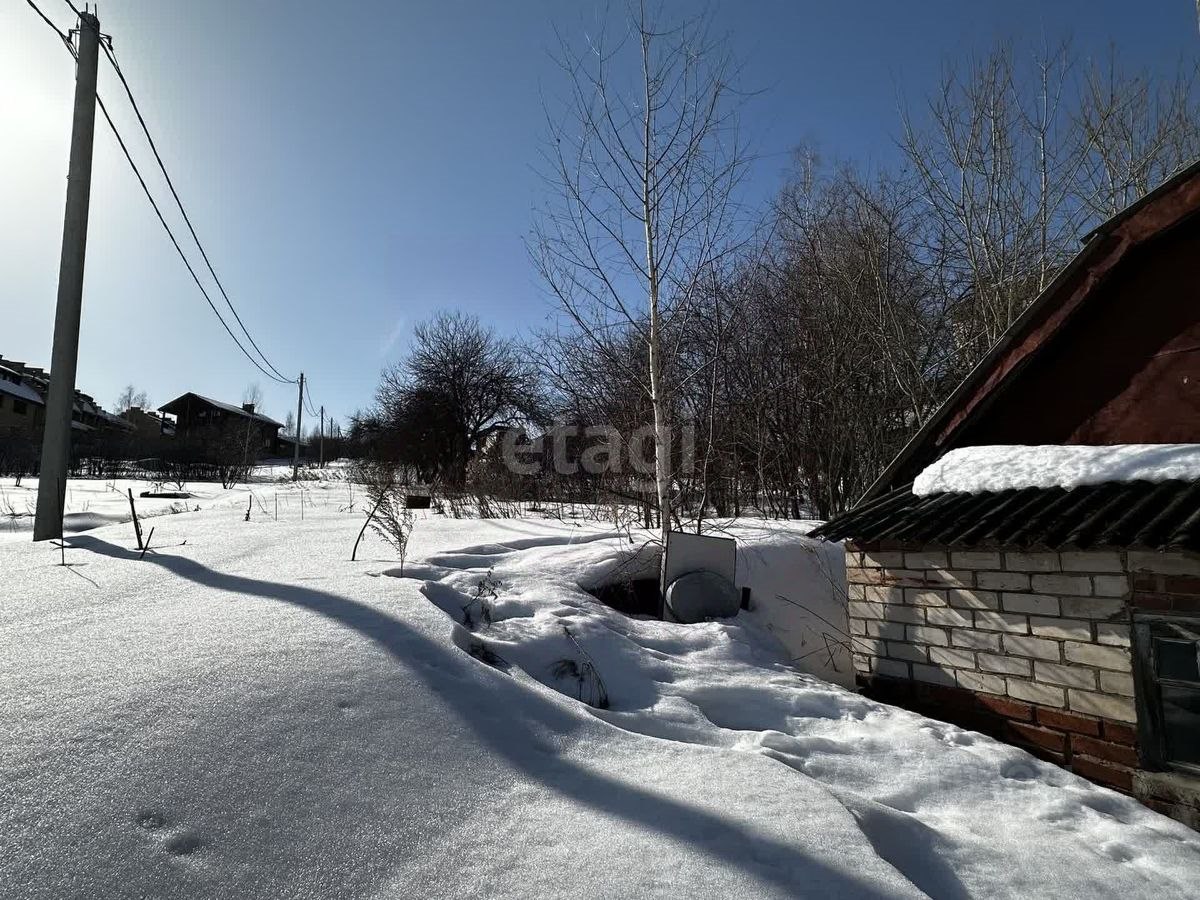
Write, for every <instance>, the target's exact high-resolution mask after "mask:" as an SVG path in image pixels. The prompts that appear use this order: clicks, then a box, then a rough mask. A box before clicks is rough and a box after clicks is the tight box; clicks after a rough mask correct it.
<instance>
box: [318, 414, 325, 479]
mask: <svg viewBox="0 0 1200 900" xmlns="http://www.w3.org/2000/svg"><path fill="white" fill-rule="evenodd" d="M318 459H320V460H321V468H322V469H323V468H325V407H324V406H322V407H321V451H320V455H319V456H318Z"/></svg>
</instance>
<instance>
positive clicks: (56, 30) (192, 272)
mask: <svg viewBox="0 0 1200 900" xmlns="http://www.w3.org/2000/svg"><path fill="white" fill-rule="evenodd" d="M25 2H26V3H27V4H28V5H29V7H30V8H31V9H32V10H33V11H34V12H35V13H37V15H38V16H39V17H40V18H41V20H42V21H43V22H45V23H46V25H47V26H48V27H49V28H50V29H51V30H52V31H54V33H55V34H57V35H58V37H59V39H60V40H61V41H62V42H63V45H64V46H65V47H66V48H67V52H69V53H70V54H71V56H72V57H73V58H75V59H76V60H78V54H77V52H76V50H75V47H74V46H73V45H72V43H71V39H70V37H69V36H68V35H67V34H66V33H65V32H63V31H62V30H61V29H60V28H59V27H58V26H57V25H55V24H54V22H52V21H51V20H50V18H49V17H48V16H47V15H46V14H45V13H44V12H42V10H41V9H39V8H38V6H37V4H36V3H35V2H34V0H25ZM68 5H71V4H70V3H69V2H68ZM72 8H74V7H73V6H72ZM101 45H102V46H103V42H101ZM106 52H107V50H106ZM113 65H114V67H116V63H115V60H114V61H113ZM122 81H124V79H123V78H122ZM126 90H128V86H126ZM131 100H132V95H131ZM96 105H97V106H99V107H100V111H101V112H102V113H103V114H104V119H105V121H107V122H108V126H109V128H110V129H112V133H113V136H114V137H116V139H117V144H118V145H119V146H120V148H121V152H122V153H123V154H124V156H125V160H126V162H128V163H129V167H130V168H131V169H132V170H133V174H134V175H135V176H136V177H137V180H138V183H139V184H140V185H141V187H142V191H143V193H145V195H146V199H147V200H148V201H149V202H150V206H151V208H153V210H154V213H155V215H156V216H157V217H158V221H159V223H160V224H161V225H162V227H163V230H165V231H166V233H167V237H169V238H170V239H171V243H172V245H173V246H174V247H175V251H176V253H178V254H179V258H180V259H181V260H182V261H183V264H184V266H185V267H186V268H187V270H188V274H190V275H191V276H192V281H194V282H195V284H196V287H197V288H199V289H200V293H201V295H203V297H204V300H205V302H207V303H208V306H209V308H210V309H211V310H212V311H213V314H214V315H215V316H216V317H217V321H218V322H220V323H221V326H222V327H223V328H224V329H225V332H226V333H227V334H228V335H229V337H230V338H231V339H232V340H233V342H234V343H235V344H236V345H237V348H238V349H239V350H241V351H242V354H243V355H244V356H245V357H246V359H248V360H249V361H250V362H251V364H252V365H253V366H254V367H255V368H256V369H258V370H259V371H260V372H262V374H263V375H265V376H266V377H267V378H270V379H271V380H272V381H276V382H279V383H281V384H295V383H296V382H295V379H287V378H285V377H280V376H279V375H277V374H273V373H272V372H269V371H267V369H265V368H263V366H262V365H261V364H260V363H259V362H258V360H256V359H255V358H254V357H253V356H252V355H251V354H250V352H249V351H248V350H247V349H246V348H245V347H244V346H243V345H242V342H241V341H240V340H238V337H237V335H236V334H234V333H233V329H231V328H230V327H229V323H227V322H226V321H225V319H224V317H223V316H222V315H221V311H220V310H219V309H217V306H216V304H215V303H213V301H212V298H211V297H210V296H209V294H208V291H207V290H205V288H204V285H203V283H202V282H201V281H200V278H199V276H198V275H197V274H196V271H195V269H194V268H193V267H192V264H191V262H190V261H189V260H188V258H187V255H186V254H185V253H184V252H183V248H182V247H181V246H180V245H179V241H178V240H177V239H176V237H175V233H174V232H173V231H172V230H171V227H170V226H169V225H168V224H167V220H166V218H165V217H164V216H163V214H162V211H161V210H160V209H159V206H158V203H157V202H156V201H155V199H154V195H153V194H151V193H150V188H149V186H148V185H147V184H146V180H145V178H143V177H142V173H141V170H140V169H139V168H138V166H137V163H135V162H134V161H133V156H132V154H130V152H129V148H128V147H127V146H126V144H125V140H124V138H122V137H121V132H120V131H119V130H118V129H117V125H116V123H115V122H114V121H113V118H112V116H111V115H109V112H108V107H107V106H106V105H105V103H104V100H103V99H102V98H101V97H100V94H99V92H97V93H96ZM138 118H139V120H140V119H141V114H140V113H139V114H138ZM143 127H144V123H143ZM147 138H149V133H148V132H147ZM155 156H156V157H157V156H158V152H157V150H155ZM159 163H160V165H161V159H160V160H159ZM165 174H166V171H165V169H164V175H165ZM168 181H169V178H168ZM171 190H172V193H174V187H172V189H171ZM178 199H179V198H178V195H176V201H177V202H178ZM180 209H181V211H182V204H180ZM184 218H185V220H186V218H187V217H186V213H185V215H184ZM188 227H189V228H190V227H191V224H190V222H189V224H188ZM192 236H193V238H195V232H194V231H193V232H192ZM196 243H197V246H199V240H198V239H197V241H196ZM201 253H202V254H203V253H204V251H203V248H201ZM205 261H206V262H207V256H205ZM210 271H211V266H210ZM213 277H214V279H215V278H216V274H215V273H213ZM218 285H219V282H218ZM222 293H224V289H223V288H222ZM226 301H227V302H228V297H226ZM230 308H231V309H232V304H230ZM234 315H235V316H236V315H237V313H236V310H235V311H234ZM238 323H239V324H241V319H240V318H239V319H238ZM242 328H243V330H245V326H244V325H243V326H242ZM246 336H247V337H249V336H250V335H249V333H247V335H246ZM251 343H252V344H253V339H251ZM255 349H256V350H258V347H257V345H255ZM258 352H259V353H260V354H261V353H262V351H261V350H259V351H258ZM263 360H264V361H265V362H267V365H270V361H269V360H267V358H266V357H265V356H263ZM272 368H274V366H272Z"/></svg>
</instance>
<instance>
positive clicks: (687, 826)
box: [72, 535, 965, 898]
mask: <svg viewBox="0 0 1200 900" xmlns="http://www.w3.org/2000/svg"><path fill="white" fill-rule="evenodd" d="M72 546H74V547H78V548H80V549H86V550H91V551H92V552H94V553H98V554H102V555H104V556H110V557H114V558H117V559H126V560H136V559H138V558H139V554H138V553H137V552H135V551H130V550H126V549H125V548H123V547H120V546H118V545H116V544H111V543H109V542H107V541H104V540H101V539H99V538H96V537H93V536H87V535H84V536H77V537H74V538H73V539H72ZM144 561H145V562H149V563H152V564H154V565H157V566H160V567H162V568H163V569H166V570H167V571H169V572H171V573H172V574H174V575H176V576H178V577H180V578H185V579H188V580H189V581H194V582H196V583H197V584H202V585H205V586H207V587H211V588H213V589H216V590H220V591H227V592H229V593H233V594H244V595H249V596H253V597H261V598H264V599H268V600H275V601H278V602H282V603H287V604H290V605H292V606H297V607H300V608H302V609H307V610H309V611H311V612H314V613H317V614H318V615H321V616H325V617H326V618H329V619H332V620H333V621H335V622H337V623H339V624H341V625H344V626H346V627H348V628H352V629H354V630H355V631H357V632H358V633H359V634H361V635H363V636H364V637H366V638H368V639H369V640H371V641H372V642H374V643H375V644H376V645H378V646H379V647H381V648H382V649H384V650H385V651H387V653H388V654H390V655H391V656H392V657H393V658H395V659H396V660H398V661H399V662H402V663H403V664H405V666H406V667H407V668H410V669H411V671H412V672H413V673H414V674H416V675H417V676H419V677H420V678H421V679H422V680H423V681H424V682H425V684H426V685H427V686H428V687H429V688H430V689H431V690H432V691H433V692H434V693H436V694H437V695H439V696H440V697H441V698H442V699H443V700H444V701H445V702H446V706H447V707H448V708H449V709H452V710H458V702H459V697H457V696H455V694H454V693H453V692H451V691H449V690H447V685H446V684H445V683H444V682H443V681H440V680H439V679H438V678H436V677H435V676H434V675H433V670H436V669H439V668H442V667H443V666H444V665H445V664H446V662H447V661H448V660H450V658H451V653H450V651H449V650H447V649H446V648H444V647H442V646H439V645H438V644H436V643H434V642H433V641H431V640H429V639H428V638H426V637H425V636H424V635H422V634H420V633H418V632H417V631H415V630H413V629H412V628H411V627H409V626H408V625H407V624H405V623H404V622H403V621H401V620H399V619H396V618H394V617H392V616H389V615H387V614H386V613H383V612H381V611H379V610H377V609H375V608H373V607H371V606H369V605H367V604H365V603H361V602H359V601H356V600H351V599H349V598H347V597H342V596H339V595H337V594H332V593H329V592H328V591H322V590H317V589H315V588H311V587H303V586H298V585H291V584H280V583H276V582H271V581H262V580H259V579H256V578H247V577H244V576H241V575H231V574H227V573H224V572H218V571H215V570H213V569H210V568H208V567H207V566H205V565H203V564H202V563H199V562H197V561H195V560H191V559H186V558H184V557H179V556H170V555H163V554H159V555H154V556H151V555H147V556H146V557H145V558H144ZM493 687H494V689H495V690H499V691H521V690H523V689H522V688H520V687H518V686H517V685H515V684H511V683H509V682H508V680H507V679H503V680H499V677H498V682H497V683H496V684H495V685H494V686H493ZM505 709H506V710H508V711H511V713H512V714H511V715H508V716H506V717H490V716H467V715H464V714H463V713H462V712H461V711H459V716H460V719H461V721H462V723H463V724H464V725H465V726H466V727H467V728H469V729H470V730H471V731H472V732H474V733H475V734H476V735H477V736H478V738H479V739H480V741H482V742H483V743H485V744H486V745H487V746H488V747H490V748H491V749H493V750H494V751H495V752H496V753H498V754H499V755H500V756H501V757H502V758H503V759H505V760H506V761H507V762H508V763H509V764H510V765H511V766H512V767H513V768H514V769H515V770H517V771H519V772H521V773H522V774H523V775H525V776H527V777H528V778H530V779H531V780H534V781H537V782H540V783H541V784H543V785H545V786H546V787H547V788H549V789H551V790H553V791H556V792H557V793H559V794H561V795H563V796H566V797H569V798H571V799H573V800H575V801H576V802H579V803H583V804H586V805H587V806H589V807H591V808H593V809H596V810H599V811H601V812H604V813H607V814H609V815H613V816H616V817H618V818H621V819H625V820H627V821H630V822H632V823H634V824H636V825H638V826H640V827H643V828H650V829H653V830H655V831H658V832H660V833H662V834H664V835H666V836H668V837H671V838H674V839H676V840H679V841H681V842H682V843H684V844H688V845H694V844H695V843H696V841H697V840H698V839H701V840H703V841H704V850H705V852H706V853H707V854H709V855H711V856H713V857H716V858H718V859H719V860H720V861H721V862H722V863H723V864H725V865H727V866H730V867H734V868H738V869H741V870H743V871H745V872H747V873H748V874H750V875H753V876H755V877H759V878H763V879H764V880H767V881H770V882H773V883H775V884H777V885H779V886H780V887H782V888H785V889H787V890H788V891H791V892H798V893H800V894H802V895H808V896H838V897H863V898H884V897H891V896H893V895H892V894H891V893H890V892H887V891H885V890H883V889H881V887H879V886H877V885H875V884H873V883H871V882H870V881H868V880H867V879H866V878H860V877H857V876H855V875H854V874H852V873H846V872H840V871H837V870H835V869H832V868H830V867H829V866H828V865H827V864H825V863H824V862H822V861H820V860H816V859H813V858H812V857H810V856H808V855H807V854H806V853H805V852H804V850H803V848H802V847H798V846H793V845H790V844H785V843H782V842H780V841H775V840H772V839H770V838H767V837H764V836H762V835H757V834H747V833H745V832H743V831H741V830H740V829H738V828H737V826H736V825H734V824H732V823H731V822H729V821H728V820H726V819H724V818H722V817H720V816H718V815H714V814H712V813H709V812H705V811H703V810H700V809H697V808H695V807H693V806H690V805H687V804H685V803H681V802H678V801H675V800H672V799H670V798H668V797H664V796H662V795H660V794H656V793H653V792H651V791H648V790H642V789H640V788H637V787H635V786H633V785H630V784H628V783H626V782H623V781H618V780H616V779H614V778H611V777H608V776H606V775H604V774H602V773H599V772H596V771H594V770H589V769H584V768H581V767H580V766H578V765H576V764H574V763H571V762H569V761H567V760H565V759H563V758H562V757H560V756H554V755H552V754H548V753H547V754H542V753H537V752H534V753H531V752H530V749H531V745H530V740H529V735H530V731H531V728H530V725H531V724H534V723H536V724H539V725H541V726H543V727H545V728H547V729H549V730H551V731H552V732H553V733H556V734H566V733H569V732H570V731H572V730H574V729H575V728H577V727H578V725H579V723H578V721H577V720H576V719H575V718H573V717H572V716H571V715H570V714H569V713H567V712H566V711H565V710H563V709H560V708H558V707H556V706H555V705H553V704H551V703H546V702H543V701H541V700H540V699H538V698H536V696H530V695H525V696H524V697H522V698H521V699H520V700H517V698H514V702H512V703H508V704H505ZM855 818H856V819H857V818H858V816H855ZM879 830H880V829H877V828H870V829H868V836H869V837H871V834H870V833H871V832H878V831H879ZM714 835H715V836H716V837H715V838H714ZM875 837H878V834H876V835H875ZM874 842H875V841H874V840H873V841H872V843H874ZM885 859H886V856H885ZM946 874H947V873H945V872H942V873H939V875H941V876H942V877H941V878H939V879H937V881H940V882H941V884H940V885H939V886H940V887H943V888H945V889H946V890H945V891H944V892H941V891H939V892H938V893H937V894H936V895H935V896H940V897H946V898H956V897H960V896H963V895H964V894H965V891H963V890H962V887H961V885H960V884H947V883H946V879H945V875H946ZM929 886H930V885H929V883H928V882H926V884H925V885H922V887H926V888H927V889H928V887H929ZM681 887H682V886H681ZM956 888H957V889H956Z"/></svg>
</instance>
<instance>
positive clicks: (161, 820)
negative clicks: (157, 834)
mask: <svg viewBox="0 0 1200 900" xmlns="http://www.w3.org/2000/svg"><path fill="white" fill-rule="evenodd" d="M136 821H137V826H138V828H144V829H146V830H147V831H156V830H157V829H159V828H162V827H163V826H164V825H166V824H167V819H166V816H164V815H163V814H162V813H160V812H158V811H156V810H152V809H147V810H142V811H141V812H139V813H138V814H137V819H136Z"/></svg>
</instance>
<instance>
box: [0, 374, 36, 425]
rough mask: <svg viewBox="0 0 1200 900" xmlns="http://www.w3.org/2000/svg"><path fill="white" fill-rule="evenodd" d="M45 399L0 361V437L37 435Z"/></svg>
mask: <svg viewBox="0 0 1200 900" xmlns="http://www.w3.org/2000/svg"><path fill="white" fill-rule="evenodd" d="M45 413H46V403H45V401H44V400H43V399H42V396H41V394H39V393H38V392H37V391H35V390H34V389H33V388H31V387H30V386H29V385H27V384H26V383H25V382H24V380H23V379H22V378H21V375H20V373H19V372H17V371H15V370H14V369H11V368H9V367H8V366H4V365H0V440H3V439H5V438H8V439H14V438H20V439H22V440H28V441H32V440H34V439H36V438H40V437H41V434H42V426H43V423H44V422H45Z"/></svg>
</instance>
